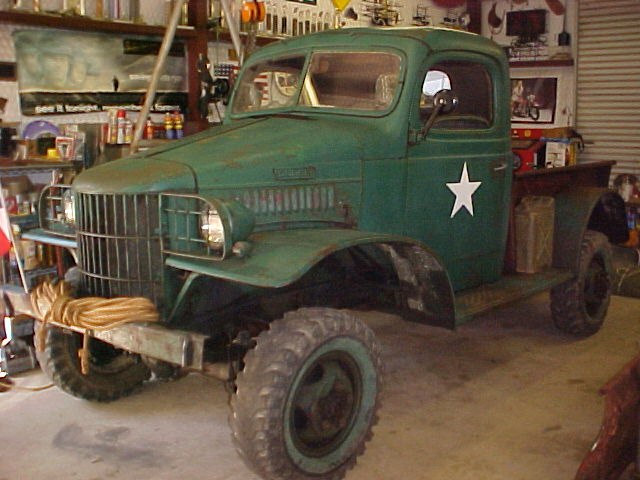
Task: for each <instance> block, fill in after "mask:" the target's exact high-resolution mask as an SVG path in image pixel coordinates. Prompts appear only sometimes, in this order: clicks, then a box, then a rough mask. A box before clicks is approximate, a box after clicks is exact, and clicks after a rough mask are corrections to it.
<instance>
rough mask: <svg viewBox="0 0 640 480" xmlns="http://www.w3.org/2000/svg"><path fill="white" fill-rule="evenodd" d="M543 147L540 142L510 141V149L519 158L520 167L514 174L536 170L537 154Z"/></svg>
mask: <svg viewBox="0 0 640 480" xmlns="http://www.w3.org/2000/svg"><path fill="white" fill-rule="evenodd" d="M543 145H544V144H543V142H541V141H540V140H533V139H527V140H512V141H511V149H512V150H513V153H515V154H516V155H518V157H520V167H519V168H518V169H517V170H516V172H528V171H530V170H533V169H534V168H536V166H537V165H538V159H537V158H536V157H537V153H538V150H539V149H540V147H542V146H543ZM543 162H544V159H543Z"/></svg>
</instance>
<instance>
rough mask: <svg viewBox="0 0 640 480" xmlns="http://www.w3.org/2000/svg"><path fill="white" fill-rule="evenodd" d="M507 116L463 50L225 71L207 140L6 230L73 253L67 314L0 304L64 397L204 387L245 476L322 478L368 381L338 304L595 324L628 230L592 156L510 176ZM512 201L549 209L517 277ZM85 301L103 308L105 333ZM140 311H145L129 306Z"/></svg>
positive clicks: (351, 326)
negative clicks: (222, 95) (219, 402)
mask: <svg viewBox="0 0 640 480" xmlns="http://www.w3.org/2000/svg"><path fill="white" fill-rule="evenodd" d="M509 102H510V82H509V70H508V62H507V59H506V57H505V54H504V52H503V50H502V49H501V48H500V47H499V46H498V45H496V44H495V43H493V42H492V41H490V40H488V39H486V38H483V37H481V36H478V35H474V34H470V33H466V32H461V31H455V30H450V29H441V28H417V27H416V28H391V29H368V28H364V29H344V30H336V31H326V32H322V33H318V34H312V35H308V36H305V37H299V38H292V39H287V40H283V41H280V42H277V43H274V44H272V45H269V46H267V47H264V48H262V49H260V50H259V51H257V52H256V53H254V54H253V55H252V56H251V57H250V58H249V59H248V61H247V62H246V63H245V64H244V66H243V67H242V70H241V72H240V74H239V77H238V80H237V82H236V84H235V86H234V89H233V93H232V95H231V98H230V101H229V105H228V109H227V115H226V118H225V120H224V123H223V125H221V126H217V127H215V128H211V129H209V130H207V131H205V132H201V133H198V134H195V135H193V136H190V137H186V138H184V139H182V140H179V141H175V142H173V143H170V144H168V145H166V146H161V147H158V148H155V149H151V150H147V151H144V152H141V153H138V154H135V155H133V156H130V157H128V158H124V159H121V160H117V161H113V162H110V163H106V164H103V165H100V166H97V167H94V168H91V169H88V170H86V171H84V172H82V173H81V174H79V175H78V176H77V177H76V178H75V180H74V182H73V184H72V185H71V186H61V185H57V186H55V185H54V186H50V187H49V188H48V189H47V190H46V191H45V192H43V195H42V197H41V201H40V212H41V228H40V229H38V230H35V231H33V232H31V233H29V234H27V236H28V237H29V238H32V239H35V240H38V241H40V242H44V243H48V244H51V245H55V246H58V247H60V248H59V250H62V251H65V249H67V250H68V251H69V252H71V254H72V256H73V258H74V259H75V261H76V262H77V266H75V267H73V268H72V269H71V270H70V272H77V273H78V275H77V277H78V278H77V280H78V281H77V282H75V285H74V287H75V292H74V293H73V296H74V298H72V297H71V296H70V294H69V289H67V288H57V286H55V285H54V286H51V288H50V289H49V293H50V295H49V297H51V296H52V297H53V298H49V297H46V295H45V294H44V293H43V290H42V289H40V288H39V289H36V291H34V292H32V293H31V298H28V297H27V295H25V294H24V293H23V294H20V293H19V292H15V291H8V290H7V292H6V293H7V294H8V297H9V299H10V301H11V302H12V303H13V306H14V308H15V309H16V310H18V311H22V312H24V313H27V314H30V315H32V316H33V317H35V318H37V319H38V320H39V321H38V322H36V324H37V326H38V335H37V340H38V342H37V343H38V344H40V347H41V351H40V352H39V359H40V362H41V366H42V368H43V369H44V370H45V371H46V372H47V373H48V374H49V375H50V376H51V378H52V379H53V381H54V382H55V383H56V384H57V385H58V386H59V387H60V388H61V389H63V390H64V391H66V392H68V393H70V394H72V395H75V396H77V397H81V398H85V399H89V400H97V401H110V400H114V399H116V398H118V397H121V396H123V395H127V394H129V393H130V392H131V391H132V390H134V389H135V388H136V387H138V386H140V385H141V384H142V383H143V382H145V381H146V380H147V379H149V378H151V377H152V376H154V375H155V376H156V377H174V376H176V375H177V374H178V372H179V371H199V372H201V373H204V374H209V375H213V376H215V377H217V378H220V379H222V380H223V381H225V382H226V383H227V385H228V387H229V389H230V391H231V410H232V412H231V415H230V424H231V429H232V431H233V440H234V444H235V445H236V447H237V450H238V452H239V453H240V455H241V456H242V457H243V459H244V460H245V461H246V463H247V464H248V466H249V467H250V468H251V469H253V470H254V471H255V472H257V474H259V475H261V476H262V477H264V478H268V479H281V478H287V479H339V478H342V477H343V476H344V475H345V474H346V472H347V470H348V469H349V468H350V467H352V466H353V465H354V464H355V462H356V458H357V456H358V455H360V454H361V453H362V452H363V451H364V446H365V443H366V442H367V441H368V440H369V439H370V438H371V436H372V426H373V425H374V424H375V422H376V418H377V410H378V401H379V394H380V389H381V384H382V378H381V372H382V361H381V348H380V346H379V344H378V343H377V342H376V339H375V338H374V334H373V333H372V331H371V330H370V329H369V328H368V327H367V326H366V325H365V324H364V323H363V322H362V321H361V320H360V319H358V318H357V317H356V316H354V315H353V313H352V312H353V311H354V310H355V309H358V308H367V309H389V308H393V309H395V311H397V312H399V313H400V314H401V315H403V316H404V317H405V318H406V319H409V320H413V321H418V322H424V323H426V324H432V325H438V326H443V327H448V328H454V327H455V326H456V325H459V324H460V323H462V322H465V321H467V320H469V319H470V318H472V317H473V316H475V315H478V314H480V313H482V312H485V311H487V310H489V309H491V308H495V307H497V306H500V305H503V304H506V303H508V302H513V301H516V300H519V299H523V298H525V297H528V296H531V295H533V294H536V293H538V292H542V291H545V290H550V291H551V314H552V317H553V320H554V322H555V324H556V325H557V326H558V328H559V329H560V330H562V331H564V332H566V333H568V334H573V335H589V334H593V333H595V332H596V331H597V330H598V329H599V328H600V326H601V324H602V322H603V320H604V318H605V315H606V312H607V307H608V304H609V296H610V293H611V288H610V246H609V243H610V242H614V243H615V242H621V241H624V240H625V238H624V237H625V234H626V228H625V224H624V211H623V208H624V205H623V204H622V202H621V199H620V198H619V197H617V196H616V194H614V193H612V192H609V191H607V189H606V187H607V183H608V176H609V171H610V168H611V163H612V162H603V163H600V164H596V165H591V166H574V167H565V168H558V169H550V170H548V171H540V172H528V173H525V174H516V175H514V172H513V156H512V150H511V138H510V118H509V117H510V105H509ZM530 195H534V196H546V197H551V198H552V199H553V205H554V207H553V209H554V212H555V224H554V229H553V231H554V233H553V239H552V240H551V242H552V243H551V245H552V247H553V253H552V263H551V265H549V267H548V268H543V269H541V270H540V271H537V272H533V273H516V269H515V265H516V263H515V260H514V256H515V253H514V252H516V251H517V248H516V245H517V242H518V239H517V238H515V232H514V230H515V229H514V228H513V226H512V225H513V219H514V216H515V214H514V208H515V205H517V204H518V203H519V202H520V201H521V200H522V199H523V198H524V197H526V196H530ZM61 273H62V272H61ZM70 277H72V275H71V274H67V278H68V279H69V278H70ZM59 285H67V284H66V283H62V282H60V283H59ZM65 292H66V293H65ZM45 297H46V298H49V300H48V301H49V304H46V301H45V300H43V298H45ZM105 299H110V300H113V301H114V302H116V303H117V302H119V301H122V302H124V303H122V304H118V305H120V306H116V307H115V309H116V310H117V312H116V313H117V315H116V314H114V315H115V317H117V319H116V321H115V323H110V320H109V318H110V316H109V314H107V313H104V312H103V311H102V310H101V308H102V305H104V304H105V301H106V300H105ZM140 299H141V300H143V301H146V302H147V304H148V305H147V306H149V305H150V306H151V310H152V314H151V315H149V313H144V314H142V313H139V311H138V310H134V309H133V307H131V308H132V309H129V307H128V303H126V301H127V300H132V301H133V300H140ZM78 302H79V303H78ZM70 305H75V306H74V307H73V311H70V310H71V307H70ZM109 305H110V304H109ZM93 307H95V309H93V310H92V308H93ZM136 308H137V307H136ZM425 348H426V346H425Z"/></svg>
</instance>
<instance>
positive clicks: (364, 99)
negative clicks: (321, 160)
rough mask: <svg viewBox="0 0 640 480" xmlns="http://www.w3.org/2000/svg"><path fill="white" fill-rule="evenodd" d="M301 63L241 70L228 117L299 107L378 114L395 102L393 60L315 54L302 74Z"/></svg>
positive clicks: (396, 66) (397, 62) (378, 55)
mask: <svg viewBox="0 0 640 480" xmlns="http://www.w3.org/2000/svg"><path fill="white" fill-rule="evenodd" d="M304 61H305V57H304V56H295V57H288V58H279V59H274V60H266V61H263V62H260V63H257V64H255V65H252V66H250V67H248V68H247V69H245V70H244V73H243V75H242V77H241V78H240V80H239V83H238V86H237V91H236V96H235V100H234V105H233V109H232V111H233V113H236V114H238V113H249V112H264V111H268V110H272V109H279V108H294V107H298V106H301V107H311V108H327V109H336V108H338V109H347V110H359V111H383V110H386V109H388V108H389V107H390V106H391V102H392V101H393V99H394V98H395V95H396V91H397V89H398V84H399V82H398V80H399V78H400V72H401V65H402V63H401V59H400V57H399V56H398V55H396V54H393V53H389V52H318V53H314V54H313V55H312V56H311V60H310V61H309V67H308V69H307V71H306V72H303V68H304V63H305V62H304ZM301 82H302V84H301ZM300 85H302V86H301V88H299V86H300Z"/></svg>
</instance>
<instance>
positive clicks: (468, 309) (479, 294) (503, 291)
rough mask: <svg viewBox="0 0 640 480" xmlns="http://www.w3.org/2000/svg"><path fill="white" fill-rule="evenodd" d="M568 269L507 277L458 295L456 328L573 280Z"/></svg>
mask: <svg viewBox="0 0 640 480" xmlns="http://www.w3.org/2000/svg"><path fill="white" fill-rule="evenodd" d="M573 276H574V274H573V273H572V272H570V271H569V270H558V269H552V270H547V271H544V272H541V273H518V274H512V275H505V276H504V277H502V279H500V280H499V281H497V282H496V283H490V284H487V285H482V286H480V287H476V288H471V289H469V290H463V291H461V292H457V293H456V301H455V304H456V326H457V325H461V324H463V323H465V322H468V321H469V320H471V319H472V318H473V317H475V316H478V315H481V314H483V313H486V312H488V311H490V310H493V309H495V308H497V307H501V306H503V305H507V304H509V303H514V302H516V301H518V300H522V299H523V298H526V297H531V296H533V295H535V294H537V293H540V292H544V291H545V290H549V289H551V288H552V287H555V286H556V285H560V284H561V283H564V282H566V281H567V280H570V279H571V278H573Z"/></svg>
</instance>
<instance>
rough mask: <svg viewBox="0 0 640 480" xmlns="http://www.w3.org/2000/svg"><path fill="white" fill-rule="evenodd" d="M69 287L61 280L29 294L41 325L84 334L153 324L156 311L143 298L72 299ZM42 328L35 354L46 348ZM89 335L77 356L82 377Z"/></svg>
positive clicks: (147, 300) (47, 282) (148, 301)
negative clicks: (53, 324)
mask: <svg viewBox="0 0 640 480" xmlns="http://www.w3.org/2000/svg"><path fill="white" fill-rule="evenodd" d="M72 291H73V289H72V287H71V285H70V284H69V283H67V282H65V281H64V280H60V281H58V282H57V283H56V284H53V283H51V282H50V281H48V280H47V281H45V282H43V283H41V284H40V285H38V286H37V287H36V288H35V289H34V290H33V291H32V292H31V306H32V308H33V311H34V313H35V316H36V317H37V318H38V319H39V320H41V321H42V323H43V325H42V327H44V326H45V325H46V323H47V322H49V321H55V322H57V323H59V324H62V325H68V326H70V327H81V328H84V329H87V330H108V329H110V328H113V327H117V326H120V325H124V324H126V323H131V322H155V321H157V320H158V319H159V315H158V311H157V310H156V307H155V305H154V304H153V302H152V301H151V300H149V299H148V298H145V297H116V298H102V297H83V298H74V297H72V296H71V295H72ZM44 331H45V329H44V328H40V329H39V331H38V332H37V333H36V336H35V337H36V338H35V341H36V342H35V343H36V348H37V349H38V351H40V352H42V351H44V348H45V335H44ZM88 342H89V335H87V334H85V335H84V338H83V345H82V348H81V349H80V351H79V352H78V354H79V356H80V360H81V367H82V373H84V374H85V375H86V374H87V373H88V372H89V343H88Z"/></svg>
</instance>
